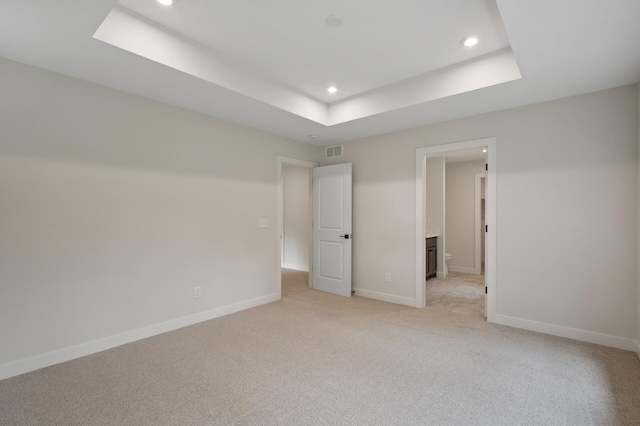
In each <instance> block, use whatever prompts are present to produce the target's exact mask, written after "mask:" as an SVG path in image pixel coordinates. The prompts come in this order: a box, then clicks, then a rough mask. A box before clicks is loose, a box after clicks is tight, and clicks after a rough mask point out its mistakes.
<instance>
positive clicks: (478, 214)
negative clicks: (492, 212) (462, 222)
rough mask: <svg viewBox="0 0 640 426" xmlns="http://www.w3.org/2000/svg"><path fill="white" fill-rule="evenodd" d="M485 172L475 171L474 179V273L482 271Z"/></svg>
mask: <svg viewBox="0 0 640 426" xmlns="http://www.w3.org/2000/svg"><path fill="white" fill-rule="evenodd" d="M486 177H487V173H486V172H482V173H476V178H475V179H476V180H475V184H476V187H475V270H474V271H473V273H474V274H476V275H478V274H480V273H482V244H481V243H482V229H481V228H482V187H481V185H482V179H483V178H486Z"/></svg>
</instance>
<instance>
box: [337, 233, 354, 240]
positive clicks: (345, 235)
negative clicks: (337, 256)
mask: <svg viewBox="0 0 640 426" xmlns="http://www.w3.org/2000/svg"><path fill="white" fill-rule="evenodd" d="M339 237H340V238H344V239H345V240H348V239H349V238H351V239H353V235H349V234H344V235H339Z"/></svg>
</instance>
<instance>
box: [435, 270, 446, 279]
mask: <svg viewBox="0 0 640 426" xmlns="http://www.w3.org/2000/svg"><path fill="white" fill-rule="evenodd" d="M436 278H447V274H445V273H444V272H440V271H438V272H436Z"/></svg>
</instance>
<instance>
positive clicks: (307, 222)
mask: <svg viewBox="0 0 640 426" xmlns="http://www.w3.org/2000/svg"><path fill="white" fill-rule="evenodd" d="M310 173H311V171H310V169H307V168H303V167H295V166H292V165H289V164H283V165H282V178H283V181H284V187H283V194H284V210H283V213H284V258H283V263H284V267H285V268H288V269H295V270H297V271H309V253H308V251H309V247H311V204H310V202H311V200H310V195H309V191H310V186H309V185H310V180H309V179H310V176H309V175H310Z"/></svg>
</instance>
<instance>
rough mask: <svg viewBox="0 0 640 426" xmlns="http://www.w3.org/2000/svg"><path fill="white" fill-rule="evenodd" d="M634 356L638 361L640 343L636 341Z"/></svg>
mask: <svg viewBox="0 0 640 426" xmlns="http://www.w3.org/2000/svg"><path fill="white" fill-rule="evenodd" d="M636 355H638V359H640V342H638V341H636Z"/></svg>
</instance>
